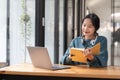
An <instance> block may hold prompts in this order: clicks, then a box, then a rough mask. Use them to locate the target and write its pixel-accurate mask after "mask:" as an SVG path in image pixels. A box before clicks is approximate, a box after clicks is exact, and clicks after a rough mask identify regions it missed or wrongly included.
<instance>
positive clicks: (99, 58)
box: [60, 13, 108, 67]
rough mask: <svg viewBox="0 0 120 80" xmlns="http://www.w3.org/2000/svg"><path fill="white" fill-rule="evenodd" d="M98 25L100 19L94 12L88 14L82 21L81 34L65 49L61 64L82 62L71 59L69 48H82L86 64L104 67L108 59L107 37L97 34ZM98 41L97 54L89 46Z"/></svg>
mask: <svg viewBox="0 0 120 80" xmlns="http://www.w3.org/2000/svg"><path fill="white" fill-rule="evenodd" d="M99 27H100V19H99V17H98V16H97V15H96V14H94V13H91V14H88V15H87V16H86V17H85V18H84V19H83V21H82V35H83V36H80V37H77V38H75V39H73V40H72V41H71V44H70V47H69V48H68V49H67V50H66V52H65V54H64V56H63V57H62V59H61V61H60V63H61V64H67V65H69V64H71V65H79V64H84V63H82V62H75V61H72V59H71V55H70V48H71V47H74V48H84V51H83V54H84V55H85V56H86V58H87V64H88V65H89V66H90V67H105V66H107V61H108V51H107V39H106V38H105V37H104V36H99V35H98V33H97V30H98V29H99ZM99 42H100V53H99V55H93V54H92V50H91V47H93V46H94V45H96V44H97V43H99Z"/></svg>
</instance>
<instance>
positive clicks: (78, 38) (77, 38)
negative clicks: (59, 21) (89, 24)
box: [73, 36, 82, 41]
mask: <svg viewBox="0 0 120 80" xmlns="http://www.w3.org/2000/svg"><path fill="white" fill-rule="evenodd" d="M81 39H82V37H81V36H79V37H76V38H74V39H73V40H75V41H76V40H81Z"/></svg>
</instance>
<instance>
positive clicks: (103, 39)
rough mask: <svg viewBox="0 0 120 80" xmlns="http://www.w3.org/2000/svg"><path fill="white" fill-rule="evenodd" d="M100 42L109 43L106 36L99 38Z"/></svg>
mask: <svg viewBox="0 0 120 80" xmlns="http://www.w3.org/2000/svg"><path fill="white" fill-rule="evenodd" d="M98 40H100V41H107V38H106V37H105V36H98Z"/></svg>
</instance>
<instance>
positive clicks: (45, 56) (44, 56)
mask: <svg viewBox="0 0 120 80" xmlns="http://www.w3.org/2000/svg"><path fill="white" fill-rule="evenodd" d="M27 49H28V52H29V55H30V58H31V61H32V64H33V66H35V67H39V68H44V69H50V70H60V69H68V68H70V66H64V65H54V64H52V62H51V60H50V56H49V53H48V50H47V48H45V47H30V46H28V47H27Z"/></svg>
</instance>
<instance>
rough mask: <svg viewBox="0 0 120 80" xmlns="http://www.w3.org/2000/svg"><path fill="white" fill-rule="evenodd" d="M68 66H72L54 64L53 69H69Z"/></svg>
mask: <svg viewBox="0 0 120 80" xmlns="http://www.w3.org/2000/svg"><path fill="white" fill-rule="evenodd" d="M68 68H70V67H68V66H61V65H53V66H52V69H53V70H57V69H68Z"/></svg>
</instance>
